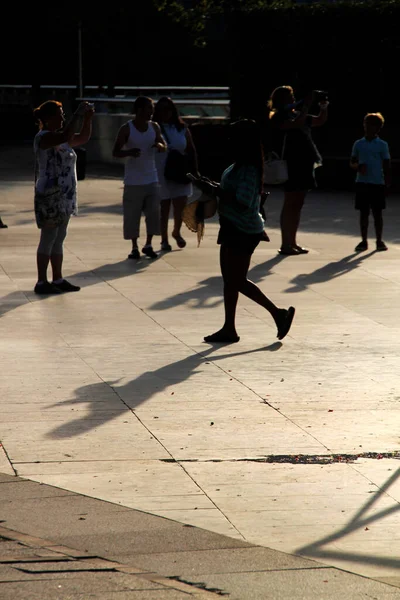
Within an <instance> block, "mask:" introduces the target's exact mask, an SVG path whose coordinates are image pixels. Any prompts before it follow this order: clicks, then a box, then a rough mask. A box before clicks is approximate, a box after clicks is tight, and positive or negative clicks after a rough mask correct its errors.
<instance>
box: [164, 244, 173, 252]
mask: <svg viewBox="0 0 400 600" xmlns="http://www.w3.org/2000/svg"><path fill="white" fill-rule="evenodd" d="M171 250H172V246H171V244H168V242H161V251H162V252H171Z"/></svg>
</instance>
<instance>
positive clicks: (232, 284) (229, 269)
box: [204, 244, 250, 343]
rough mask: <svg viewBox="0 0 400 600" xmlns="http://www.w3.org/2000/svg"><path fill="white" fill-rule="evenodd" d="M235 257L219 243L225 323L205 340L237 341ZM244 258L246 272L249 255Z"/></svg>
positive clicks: (237, 288)
mask: <svg viewBox="0 0 400 600" xmlns="http://www.w3.org/2000/svg"><path fill="white" fill-rule="evenodd" d="M236 258H238V257H237V256H234V255H233V254H232V251H231V250H230V248H227V247H226V246H225V245H224V244H221V249H220V255H219V259H220V267H221V274H222V278H223V280H224V307H225V323H224V325H223V327H222V329H220V330H219V331H217V332H216V333H213V334H212V335H208V336H207V337H205V338H204V340H205V341H206V342H226V343H229V342H238V341H239V339H240V338H239V336H238V334H237V332H236V326H235V317H236V306H237V302H238V298H239V285H238V282H237V281H236V277H235V271H237V269H236V268H235V266H237V267H238V265H236ZM241 258H242V257H241ZM244 258H245V261H246V259H247V269H246V268H245V266H244V268H245V272H246V273H247V271H248V269H249V264H250V256H245V257H244ZM238 268H239V267H238Z"/></svg>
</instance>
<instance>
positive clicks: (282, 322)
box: [276, 306, 295, 340]
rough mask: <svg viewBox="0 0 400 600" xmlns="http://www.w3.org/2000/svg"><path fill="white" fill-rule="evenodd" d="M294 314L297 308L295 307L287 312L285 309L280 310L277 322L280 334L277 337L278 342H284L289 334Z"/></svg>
mask: <svg viewBox="0 0 400 600" xmlns="http://www.w3.org/2000/svg"><path fill="white" fill-rule="evenodd" d="M294 313H295V308H294V307H293V306H290V307H289V308H288V310H285V309H284V308H281V309H279V316H278V319H277V321H276V325H277V327H278V333H277V336H276V337H277V338H278V340H283V338H284V337H285V336H286V335H287V334H288V333H289V329H290V327H291V325H292V321H293V317H294Z"/></svg>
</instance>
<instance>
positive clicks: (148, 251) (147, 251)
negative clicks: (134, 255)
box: [142, 246, 157, 258]
mask: <svg viewBox="0 0 400 600" xmlns="http://www.w3.org/2000/svg"><path fill="white" fill-rule="evenodd" d="M142 252H143V254H145V255H146V256H148V257H149V258H157V254H156V253H155V252H154V250H153V246H143V248H142Z"/></svg>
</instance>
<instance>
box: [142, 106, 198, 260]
mask: <svg viewBox="0 0 400 600" xmlns="http://www.w3.org/2000/svg"><path fill="white" fill-rule="evenodd" d="M153 121H155V122H156V123H158V124H159V125H160V128H161V132H162V135H163V137H164V139H165V141H166V143H167V146H168V150H178V152H181V154H187V155H188V156H189V157H190V159H191V164H192V166H191V168H190V169H189V170H190V171H191V172H192V173H193V175H197V174H198V166H197V153H196V149H195V146H194V144H193V139H192V136H191V133H190V131H189V128H188V127H187V125H185V123H184V122H183V121H182V119H181V118H180V116H179V114H178V109H177V107H176V105H175V103H174V102H173V101H172V100H171V98H168V97H167V96H162V97H161V98H160V99H159V100H158V102H157V104H156V106H155V109H154V115H153ZM167 156H168V154H167V153H166V154H158V155H157V156H156V164H157V170H158V180H159V183H160V194H161V250H164V252H170V251H171V250H172V248H171V246H170V244H169V241H168V218H169V213H170V209H171V203H172V206H173V212H174V228H173V230H172V233H171V235H172V237H173V238H174V240H175V241H176V244H177V246H178V248H184V247H185V246H186V241H185V240H184V239H183V237H182V235H181V226H182V211H183V209H184V207H185V205H186V203H187V199H188V197H189V196H191V195H192V193H193V190H192V184H191V182H190V181H189V180H188V181H187V183H179V182H175V181H171V180H167V179H166V178H165V176H164V169H165V162H166V160H167Z"/></svg>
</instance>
